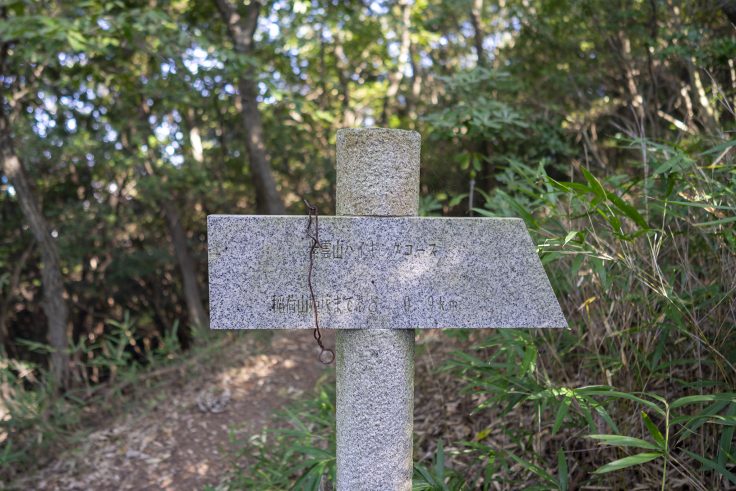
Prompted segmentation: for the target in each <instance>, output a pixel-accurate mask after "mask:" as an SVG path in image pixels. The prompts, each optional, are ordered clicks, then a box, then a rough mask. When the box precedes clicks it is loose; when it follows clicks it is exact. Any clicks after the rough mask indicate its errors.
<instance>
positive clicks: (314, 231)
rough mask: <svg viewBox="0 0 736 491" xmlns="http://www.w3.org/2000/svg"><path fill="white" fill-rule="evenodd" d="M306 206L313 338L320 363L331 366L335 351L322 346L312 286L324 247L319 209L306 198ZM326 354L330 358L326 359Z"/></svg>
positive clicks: (308, 281) (308, 280)
mask: <svg viewBox="0 0 736 491" xmlns="http://www.w3.org/2000/svg"><path fill="white" fill-rule="evenodd" d="M304 204H305V205H306V206H307V212H308V213H309V221H308V222H307V236H308V237H309V238H310V239H312V245H311V246H310V247H309V272H308V273H307V285H308V286H309V296H310V298H311V300H312V312H314V332H313V336H314V339H315V341H317V344H318V345H319V348H320V350H321V351H320V353H319V361H320V362H321V363H323V364H325V365H329V364H330V363H332V362H333V361H334V360H335V350H333V349H332V348H325V345H324V344H322V333H321V332H320V330H319V314H318V313H317V297H316V296H315V294H314V285H312V272H313V270H314V252H315V250H316V249H317V247H322V244H321V243H320V241H319V211H318V210H317V207H316V206H314V205H312V204H311V203H310V202H309V201H307V199H306V198H304ZM325 353H328V354H329V355H330V356H329V357H328V358H325Z"/></svg>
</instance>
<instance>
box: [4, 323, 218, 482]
mask: <svg viewBox="0 0 736 491" xmlns="http://www.w3.org/2000/svg"><path fill="white" fill-rule="evenodd" d="M106 325H107V326H106V329H105V332H104V334H103V335H101V336H99V337H97V338H95V339H90V338H86V339H82V340H80V341H79V342H78V343H77V344H76V345H73V346H70V347H69V352H70V357H71V358H72V359H73V360H74V366H73V369H72V373H73V376H74V380H75V382H74V384H73V385H72V386H71V387H70V388H69V389H67V390H66V391H64V392H63V393H60V392H59V391H58V389H57V388H56V387H54V386H53V385H52V384H51V383H50V380H51V377H49V376H48V373H47V369H46V368H45V367H44V366H41V365H37V364H34V363H31V362H27V361H20V360H17V359H13V358H7V357H0V480H3V481H5V482H7V481H9V480H10V479H12V478H13V477H14V476H15V475H16V474H17V473H18V472H21V471H23V472H27V471H28V470H29V469H32V468H34V467H35V466H36V465H38V464H42V463H43V462H44V458H45V457H46V456H49V455H53V454H54V453H55V450H58V449H59V448H61V447H62V446H63V445H64V443H65V442H68V440H69V438H72V437H75V436H76V435H77V432H78V431H79V430H83V429H84V426H85V424H87V423H89V422H90V421H91V420H94V419H95V418H100V417H102V416H103V415H104V414H105V413H106V412H111V411H113V410H114V408H116V407H118V405H119V403H123V402H125V401H126V400H128V399H130V395H131V391H133V390H134V389H135V388H136V387H138V386H139V385H140V384H141V383H144V380H145V379H146V378H147V377H149V376H155V375H157V373H158V371H161V370H165V369H166V367H167V366H171V365H175V364H177V363H178V362H180V361H181V359H182V357H181V355H182V349H181V346H180V344H179V341H178V333H177V329H178V328H177V324H175V325H174V326H173V328H172V330H171V331H170V332H169V333H167V334H166V335H165V336H162V337H160V338H158V339H157V340H156V342H155V343H153V344H143V343H140V342H139V340H138V339H136V338H135V336H134V333H135V332H136V331H135V329H134V325H135V320H134V319H132V318H131V317H130V316H129V314H128V313H127V312H126V313H125V315H124V316H123V318H122V319H121V320H119V321H118V320H114V319H109V320H108V321H107V322H106ZM20 342H21V343H24V344H25V345H26V346H27V347H28V348H29V349H31V350H34V351H39V352H47V351H48V350H50V349H51V348H50V347H49V346H48V345H45V344H41V343H35V342H28V341H25V342H24V341H20ZM203 349H206V348H205V347H203ZM191 356H193V355H192V354H190V355H188V358H191Z"/></svg>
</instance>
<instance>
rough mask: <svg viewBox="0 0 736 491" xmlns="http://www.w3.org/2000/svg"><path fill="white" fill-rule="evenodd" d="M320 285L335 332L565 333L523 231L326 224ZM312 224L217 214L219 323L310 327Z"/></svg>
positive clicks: (496, 225) (461, 221)
mask: <svg viewBox="0 0 736 491" xmlns="http://www.w3.org/2000/svg"><path fill="white" fill-rule="evenodd" d="M319 224H320V239H321V243H322V247H321V248H318V249H317V250H316V253H315V259H314V277H313V285H314V288H315V292H316V297H317V305H318V313H319V316H320V325H321V326H322V327H323V328H327V329H371V328H391V329H409V328H435V327H443V328H448V327H449V328H453V327H454V328H483V327H565V326H566V325H567V324H566V322H565V319H564V317H563V315H562V312H561V310H560V307H559V304H558V302H557V299H556V298H555V295H554V292H553V291H552V288H551V287H550V284H549V281H548V279H547V276H546V274H545V272H544V269H543V268H542V265H541V263H540V261H539V257H538V256H537V253H536V251H535V248H534V245H533V244H532V241H531V239H530V237H529V234H528V233H527V231H526V228H525V226H524V223H523V221H522V220H519V219H511V218H508V219H506V218H498V219H491V218H418V217H321V218H320V220H319ZM306 225H307V218H306V217H285V216H269V217H266V216H218V215H215V216H210V217H209V219H208V241H209V275H210V282H209V283H210V316H211V319H210V324H211V326H212V328H215V329H282V328H292V329H293V328H301V329H311V328H313V327H314V326H313V323H314V320H313V318H312V306H311V303H310V301H309V290H308V288H307V270H308V262H309V246H310V240H309V238H308V237H307V236H306V234H305V228H306Z"/></svg>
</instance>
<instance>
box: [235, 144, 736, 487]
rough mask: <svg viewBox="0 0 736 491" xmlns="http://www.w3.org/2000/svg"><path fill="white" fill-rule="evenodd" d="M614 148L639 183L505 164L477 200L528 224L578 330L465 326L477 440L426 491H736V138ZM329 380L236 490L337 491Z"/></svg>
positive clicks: (426, 468)
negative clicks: (626, 151)
mask: <svg viewBox="0 0 736 491" xmlns="http://www.w3.org/2000/svg"><path fill="white" fill-rule="evenodd" d="M618 144H619V145H620V146H622V147H624V148H626V147H631V149H632V152H633V151H634V150H636V151H639V150H641V149H644V150H645V151H646V153H645V154H644V155H645V158H644V159H642V158H639V159H636V158H634V159H632V162H631V163H629V164H628V165H627V166H622V167H625V168H631V169H638V170H637V171H636V172H634V173H633V174H635V175H641V176H643V177H641V178H638V177H632V175H629V174H616V175H611V176H605V177H602V176H595V175H594V174H593V173H592V172H590V171H589V170H588V169H587V168H585V167H582V166H580V167H578V168H576V169H575V172H574V177H575V179H574V180H572V181H570V182H561V181H558V180H555V179H553V178H552V177H550V176H549V175H547V173H546V171H545V167H544V165H543V164H542V163H540V164H539V165H538V166H536V167H532V166H528V165H525V164H522V163H520V162H509V163H508V165H507V166H506V168H505V170H504V172H503V173H502V175H500V176H499V182H500V186H498V187H497V189H496V190H495V191H494V192H493V193H490V194H487V195H486V196H485V203H484V206H483V207H482V208H478V209H476V210H475V211H476V213H478V214H480V215H483V216H490V217H493V216H519V217H521V218H523V219H524V220H525V222H526V224H527V226H528V228H529V230H530V232H531V233H532V234H533V236H534V238H535V242H536V243H537V244H538V251H539V253H540V255H541V257H542V260H543V263H544V264H545V267H546V269H547V271H548V273H549V276H550V279H551V283H552V285H553V287H554V288H555V290H556V292H557V294H558V298H559V299H560V303H561V305H562V307H563V310H564V311H565V314H566V317H567V319H568V321H569V324H570V328H569V329H567V330H560V331H545V332H541V331H534V332H532V331H524V330H511V329H509V330H504V329H502V330H496V331H488V332H487V333H485V334H483V335H482V336H480V337H479V335H478V333H477V332H476V333H469V332H460V333H458V334H457V336H456V338H457V337H459V338H461V339H465V341H466V342H467V345H468V346H469V348H467V349H463V350H461V351H458V352H456V353H455V354H454V355H453V356H451V358H450V359H449V360H448V361H447V362H446V363H445V364H444V366H443V367H442V368H441V370H444V371H446V372H447V373H449V374H451V376H452V380H453V381H454V382H455V383H457V382H459V384H458V385H459V386H461V387H463V389H462V391H461V392H460V393H459V394H458V398H462V400H463V405H462V407H463V408H465V409H466V410H467V411H468V412H469V413H470V417H469V420H470V421H471V422H472V425H473V428H472V437H471V438H468V439H465V440H461V441H452V442H449V441H447V439H444V440H445V441H446V444H448V445H446V444H443V442H442V441H439V442H437V443H436V445H435V450H434V451H433V452H432V454H433V457H432V459H431V461H429V462H424V461H423V462H417V463H416V465H415V473H414V483H413V485H414V489H422V490H450V489H452V490H460V489H558V490H568V489H578V488H580V487H581V486H593V487H597V488H596V489H611V488H613V489H625V488H632V487H633V488H641V489H696V490H704V491H705V490H713V489H729V488H736V446H735V445H734V429H735V428H736V394H735V393H734V387H736V369H734V364H735V363H736V337H734V328H735V326H736V296H735V294H734V292H736V254H735V252H736V233H735V232H734V230H735V229H734V225H735V224H736V213H735V212H736V167H735V166H734V157H733V155H732V152H733V147H734V145H736V141H728V142H721V143H718V144H714V145H711V146H710V147H707V146H703V143H702V142H701V141H700V140H698V141H694V142H685V143H683V144H681V145H679V146H674V145H663V144H658V143H654V142H651V141H624V140H620V141H619V142H618ZM632 154H633V153H632ZM445 334H448V333H445ZM461 344H462V343H461ZM332 390H333V389H331V388H329V387H327V388H323V389H322V390H321V391H320V393H319V395H318V396H317V397H316V398H315V399H313V400H310V401H307V402H305V403H302V404H301V405H300V406H297V407H294V408H292V409H290V410H288V411H286V412H285V413H284V414H283V415H282V416H281V418H279V419H278V420H277V421H278V422H277V423H276V426H277V428H275V429H271V430H266V431H265V432H264V433H263V434H261V435H258V436H257V437H254V438H253V439H251V441H250V442H243V452H244V454H241V455H240V456H239V457H243V455H245V454H247V455H248V456H249V459H246V460H248V461H249V462H250V464H249V465H247V466H243V467H239V466H237V465H235V464H234V466H235V467H234V468H235V469H237V472H235V474H234V477H233V479H232V480H231V489H256V488H257V489H311V490H316V489H329V488H330V486H332V485H333V483H334V476H335V460H334V455H335V453H334V448H335V443H334V427H333V425H334V396H333V392H332ZM417 410H418V411H422V410H426V409H423V408H417ZM449 443H452V445H449ZM450 448H452V450H451V451H450V450H449V449H450ZM418 450H420V449H418ZM425 450H426V449H425ZM416 454H417V455H421V454H423V452H416ZM240 461H241V460H239V459H238V456H236V460H235V462H240Z"/></svg>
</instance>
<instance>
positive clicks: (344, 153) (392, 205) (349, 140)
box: [336, 128, 421, 216]
mask: <svg viewBox="0 0 736 491" xmlns="http://www.w3.org/2000/svg"><path fill="white" fill-rule="evenodd" d="M420 150H421V136H420V135H419V133H417V132H416V131H406V130H394V129H386V128H350V129H341V130H338V131H337V190H336V194H337V196H336V198H337V214H338V215H373V216H412V215H417V213H418V212H419V154H420Z"/></svg>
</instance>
